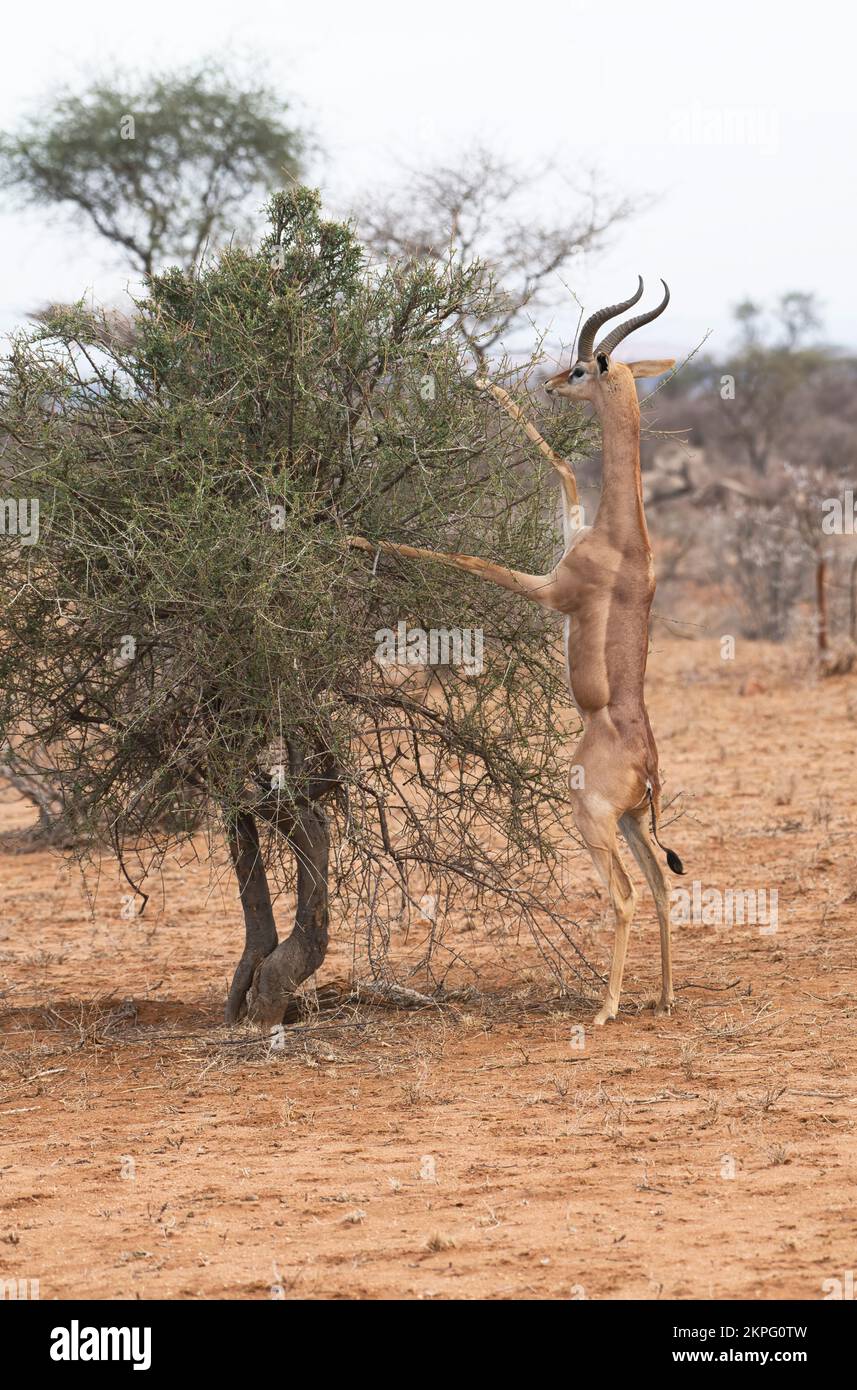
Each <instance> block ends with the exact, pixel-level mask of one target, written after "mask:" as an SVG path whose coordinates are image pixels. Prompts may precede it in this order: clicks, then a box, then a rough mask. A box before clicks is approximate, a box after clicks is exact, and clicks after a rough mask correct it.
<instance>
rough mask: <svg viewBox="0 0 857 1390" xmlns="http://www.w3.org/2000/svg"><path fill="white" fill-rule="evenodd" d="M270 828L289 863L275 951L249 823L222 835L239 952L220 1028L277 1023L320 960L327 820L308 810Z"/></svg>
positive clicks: (244, 817)
mask: <svg viewBox="0 0 857 1390" xmlns="http://www.w3.org/2000/svg"><path fill="white" fill-rule="evenodd" d="M274 823H275V824H276V825H277V827H278V828H279V829H280V830H281V831H282V833H283V834H285V836H286V838H287V840H288V843H289V846H290V848H291V849H292V851H293V853H294V855H295V858H296V860H297V866H298V873H297V910H296V913H295V922H294V926H293V927H292V931H291V933H290V935H289V936H287V937H286V940H285V941H282V942H280V943H279V945H278V944H277V930H276V924H275V922H274V913H273V908H272V906H271V895H270V892H269V889H268V879H267V874H266V873H265V866H264V864H263V862H262V855H261V850H260V847H259V833H258V830H257V827H256V821H255V819H254V817H253V816H252V815H250V814H249V813H247V812H242V813H240V814H239V815H238V816H236V817H235V818H234V821H233V823H232V826H231V827H230V836H229V847H230V853H231V854H232V862H233V864H234V866H235V872H236V875H237V878H238V886H239V890H240V893H241V904H242V907H243V909H244V925H245V946H244V952H243V954H242V956H241V960H240V961H239V963H238V968H237V969H236V971H235V975H234V977H233V980H232V986H231V988H230V991H229V998H228V1000H227V1004H226V1019H227V1022H234V1021H235V1020H236V1019H237V1018H239V1017H240V1016H241V1014H242V1013H243V1012H244V1011H245V1009H246V1013H247V1017H248V1018H249V1019H251V1020H252V1021H253V1022H254V1023H258V1024H259V1026H260V1027H263V1028H270V1027H271V1026H272V1025H274V1024H277V1023H281V1022H282V1020H283V1015H284V1013H285V1011H286V1008H287V1006H288V1004H289V1001H290V999H291V997H292V995H293V994H294V992H295V990H296V989H297V988H298V986H299V985H300V984H302V983H303V981H304V980H306V979H308V978H309V976H310V975H313V974H314V973H315V971H316V970H318V968H319V966H320V965H321V963H322V961H323V960H324V957H325V955H326V954H327V943H328V925H329V907H328V859H329V853H330V831H329V827H328V822H327V817H326V816H325V815H324V813H323V812H322V811H321V810H320V809H319V807H318V806H316V805H315V804H312V803H309V804H305V805H303V806H301V807H299V808H297V809H296V810H294V811H292V810H291V808H290V809H289V812H288V815H287V816H277V817H276V818H274Z"/></svg>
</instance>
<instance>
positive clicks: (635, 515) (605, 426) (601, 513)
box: [595, 387, 649, 545]
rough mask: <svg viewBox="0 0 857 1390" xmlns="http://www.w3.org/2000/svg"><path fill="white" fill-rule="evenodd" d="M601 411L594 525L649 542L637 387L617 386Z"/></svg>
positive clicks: (605, 400) (619, 534) (604, 401)
mask: <svg viewBox="0 0 857 1390" xmlns="http://www.w3.org/2000/svg"><path fill="white" fill-rule="evenodd" d="M632 390H633V387H632ZM598 415H599V419H600V421H601V440H602V456H603V468H602V475H601V500H600V502H599V504H598V513H597V515H596V517H595V525H596V526H598V527H599V528H600V529H603V530H607V531H609V532H611V533H612V534H614V535H616V536H617V538H625V537H628V536H630V535H633V534H634V533H637V534H639V535H642V537H643V539H644V540H645V542H646V544H647V545H648V540H649V533H648V531H647V529H646V517H645V513H644V511H643V481H642V477H641V474H640V407H639V405H638V403H637V394H636V391H634V392H633V395H630V394H629V393H627V392H626V391H625V390H622V389H621V388H620V387H617V388H614V390H613V391H611V392H610V393H609V394H606V395H605V398H604V400H603V402H602V404H601V408H600V409H599V411H598Z"/></svg>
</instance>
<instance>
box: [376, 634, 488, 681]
mask: <svg viewBox="0 0 857 1390" xmlns="http://www.w3.org/2000/svg"><path fill="white" fill-rule="evenodd" d="M375 642H376V644H377V645H376V647H375V661H376V662H377V664H378V665H379V666H429V665H431V666H460V667H461V669H462V670H463V671H464V673H465V675H468V676H481V674H482V671H483V670H484V662H483V659H482V649H483V632H482V628H481V627H464V628H461V627H430V628H428V630H426V628H424V627H408V625H407V623H406V622H404V621H402V622H400V623H398V624H397V626H396V628H395V629H393V628H391V627H381V628H379V629H378V631H377V632H376V633H375Z"/></svg>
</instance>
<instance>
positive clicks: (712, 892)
mask: <svg viewBox="0 0 857 1390" xmlns="http://www.w3.org/2000/svg"><path fill="white" fill-rule="evenodd" d="M670 922H671V923H672V925H673V926H674V927H683V926H695V927H734V926H739V927H740V926H745V925H747V926H758V928H759V935H760V936H772V935H773V934H774V932H776V930H777V927H778V925H779V890H778V889H777V888H725V889H721V888H703V886H702V884H701V882H700V881H699V879H696V878H695V879H694V880H693V882H692V884H691V885H690V887H689V888H673V889H672V891H671V893H670Z"/></svg>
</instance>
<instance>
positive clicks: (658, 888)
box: [619, 813, 675, 1014]
mask: <svg viewBox="0 0 857 1390" xmlns="http://www.w3.org/2000/svg"><path fill="white" fill-rule="evenodd" d="M619 826H620V829H621V831H622V834H623V835H624V837H625V839H626V841H627V842H628V847H629V849H630V851H631V853H632V854H633V856H634V858H635V859H636V861H637V863H638V864H639V866H640V868H641V869H642V871H643V874H644V875H645V879H646V882H647V883H648V885H649V888H650V889H651V892H652V897H653V898H654V900H655V910H656V911H657V914H658V926H659V927H660V933H661V997H660V999H659V1000H658V1003H657V1005H656V1007H655V1013H657V1014H668V1013H671V1012H672V1007H673V1005H674V1003H675V994H674V992H673V970H672V954H671V950H670V904H669V890H668V888H667V881H666V878H665V877H664V871H663V869H662V868H661V865H660V862H659V861H658V859H657V857H656V855H655V851H654V848H653V846H652V841H651V838H650V836H649V832H648V829H647V827H646V825H645V823H644V822H643V821H642V820H641V819H639V818H638V817H637V816H634V815H631V814H630V813H628V814H626V815H624V816H622V818H621V820H620V821H619Z"/></svg>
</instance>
